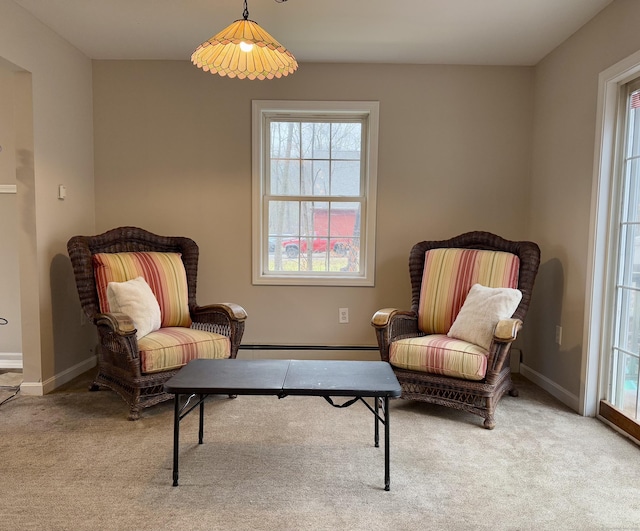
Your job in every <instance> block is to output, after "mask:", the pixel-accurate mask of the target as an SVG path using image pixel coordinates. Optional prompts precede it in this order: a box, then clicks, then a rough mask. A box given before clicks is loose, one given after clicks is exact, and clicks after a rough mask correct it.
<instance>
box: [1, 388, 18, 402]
mask: <svg viewBox="0 0 640 531" xmlns="http://www.w3.org/2000/svg"><path fill="white" fill-rule="evenodd" d="M0 389H2V387H0ZM5 389H6V388H5ZM9 389H15V393H13V394H12V395H11V396H10V397H9V398H5V399H4V400H3V401H2V402H0V406H2V405H3V404H6V403H7V402H8V401H9V400H11V399H13V398H15V397H16V396H18V393H19V392H20V387H9Z"/></svg>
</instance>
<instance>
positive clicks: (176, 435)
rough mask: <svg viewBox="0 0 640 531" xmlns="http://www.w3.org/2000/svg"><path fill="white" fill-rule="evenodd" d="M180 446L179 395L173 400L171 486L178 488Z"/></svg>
mask: <svg viewBox="0 0 640 531" xmlns="http://www.w3.org/2000/svg"><path fill="white" fill-rule="evenodd" d="M179 446H180V395H179V394H178V393H176V396H175V398H174V416H173V486H174V487H177V486H178V450H179Z"/></svg>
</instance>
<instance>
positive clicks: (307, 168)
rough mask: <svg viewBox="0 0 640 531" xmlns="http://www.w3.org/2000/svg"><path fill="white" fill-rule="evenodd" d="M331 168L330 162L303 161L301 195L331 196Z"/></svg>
mask: <svg viewBox="0 0 640 531" xmlns="http://www.w3.org/2000/svg"><path fill="white" fill-rule="evenodd" d="M329 168H330V164H329V161H328V160H303V161H302V190H301V191H300V195H329V175H330V170H329Z"/></svg>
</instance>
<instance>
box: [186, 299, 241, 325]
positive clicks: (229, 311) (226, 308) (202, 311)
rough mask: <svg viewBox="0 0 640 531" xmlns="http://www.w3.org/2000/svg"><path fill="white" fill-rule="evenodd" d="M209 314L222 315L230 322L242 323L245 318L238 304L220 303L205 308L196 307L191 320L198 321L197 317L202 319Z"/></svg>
mask: <svg viewBox="0 0 640 531" xmlns="http://www.w3.org/2000/svg"><path fill="white" fill-rule="evenodd" d="M210 313H224V314H225V315H226V316H227V318H229V319H231V320H232V321H244V320H245V319H246V318H247V312H246V311H245V309H244V308H243V307H242V306H240V305H239V304H235V303H233V302H221V303H218V304H208V305H207V306H196V307H195V308H194V309H193V312H192V319H193V320H194V321H198V317H203V316H205V315H207V314H210Z"/></svg>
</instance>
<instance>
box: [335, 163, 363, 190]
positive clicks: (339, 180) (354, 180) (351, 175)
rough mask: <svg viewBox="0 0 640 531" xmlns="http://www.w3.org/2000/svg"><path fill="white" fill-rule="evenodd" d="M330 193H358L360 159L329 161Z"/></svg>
mask: <svg viewBox="0 0 640 531" xmlns="http://www.w3.org/2000/svg"><path fill="white" fill-rule="evenodd" d="M331 195H339V196H358V195H360V161H359V160H358V161H334V162H332V163H331Z"/></svg>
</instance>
